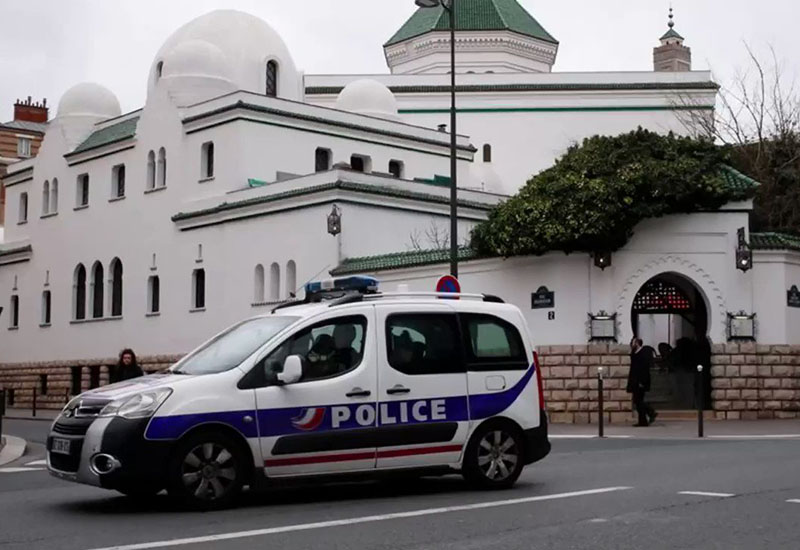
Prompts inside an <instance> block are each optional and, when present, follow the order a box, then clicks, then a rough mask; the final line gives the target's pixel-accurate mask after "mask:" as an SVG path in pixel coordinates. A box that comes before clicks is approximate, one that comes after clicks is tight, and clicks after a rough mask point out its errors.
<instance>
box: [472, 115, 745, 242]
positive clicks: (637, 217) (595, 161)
mask: <svg viewBox="0 0 800 550" xmlns="http://www.w3.org/2000/svg"><path fill="white" fill-rule="evenodd" d="M727 161H728V153H727V152H726V150H724V149H722V148H720V147H718V146H716V145H714V144H713V143H712V142H710V141H706V140H698V139H694V138H688V137H678V136H675V135H674V134H672V133H670V134H668V135H660V134H657V133H654V132H650V131H648V130H644V129H642V128H639V129H638V130H636V131H633V132H630V133H627V134H622V135H619V136H614V137H609V136H594V137H590V138H587V139H585V140H584V141H583V143H582V144H580V145H577V144H576V145H573V146H572V147H570V148H569V149H568V150H567V152H566V153H565V154H564V155H563V156H562V157H561V158H560V159H559V160H557V161H556V163H555V165H553V166H552V167H551V168H548V169H547V170H544V171H543V172H540V173H539V174H537V175H536V176H534V177H533V178H531V179H530V180H529V181H528V182H527V183H526V184H525V186H524V187H523V188H522V189H521V190H520V191H519V193H517V194H516V195H515V196H513V197H511V198H510V199H508V200H507V201H506V202H504V203H502V204H501V205H499V206H497V207H496V208H495V209H494V210H492V212H491V213H490V214H489V219H488V220H487V221H485V222H483V223H481V224H479V225H478V226H476V227H475V229H474V230H473V232H472V247H473V248H474V249H475V250H476V251H477V252H478V253H479V254H487V255H499V256H505V257H509V256H518V255H529V254H544V253H545V252H548V251H551V250H561V251H564V252H574V251H586V252H592V251H598V250H610V251H613V250H616V249H618V248H620V247H622V246H623V245H625V243H626V242H627V241H628V239H630V237H631V236H632V235H633V229H634V227H635V226H636V225H637V224H638V223H639V222H641V221H642V220H644V219H647V218H655V217H659V216H664V215H667V214H678V213H688V212H697V211H699V210H715V209H718V208H719V207H721V206H723V205H724V204H726V203H728V202H731V201H735V200H743V199H746V198H749V197H750V196H751V195H752V190H750V189H746V188H740V187H737V186H732V185H730V184H729V183H728V182H727V180H726V179H725V178H724V177H723V174H722V171H723V169H724V167H725V165H726V163H727Z"/></svg>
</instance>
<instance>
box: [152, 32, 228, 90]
mask: <svg viewBox="0 0 800 550" xmlns="http://www.w3.org/2000/svg"><path fill="white" fill-rule="evenodd" d="M161 76H162V77H164V78H166V77H178V76H210V77H217V78H224V79H226V80H228V79H229V70H228V60H227V59H226V58H225V54H224V53H223V52H222V50H220V49H219V48H218V47H216V46H214V45H213V44H209V43H208V42H205V41H204V40H187V41H186V42H181V43H180V44H178V45H177V46H175V48H173V49H172V50H171V51H170V52H169V53H168V54H167V55H166V56H165V57H164V65H163V66H162V72H161Z"/></svg>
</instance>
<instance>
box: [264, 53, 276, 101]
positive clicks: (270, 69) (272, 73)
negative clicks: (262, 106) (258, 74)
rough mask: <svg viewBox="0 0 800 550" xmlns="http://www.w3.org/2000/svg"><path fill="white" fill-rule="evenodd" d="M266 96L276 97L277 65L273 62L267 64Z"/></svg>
mask: <svg viewBox="0 0 800 550" xmlns="http://www.w3.org/2000/svg"><path fill="white" fill-rule="evenodd" d="M267 96H269V97H278V64H277V63H276V62H275V61H269V62H268V63H267Z"/></svg>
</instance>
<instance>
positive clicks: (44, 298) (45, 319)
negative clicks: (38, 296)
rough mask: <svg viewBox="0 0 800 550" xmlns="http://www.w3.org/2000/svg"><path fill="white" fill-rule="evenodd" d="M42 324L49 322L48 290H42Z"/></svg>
mask: <svg viewBox="0 0 800 550" xmlns="http://www.w3.org/2000/svg"><path fill="white" fill-rule="evenodd" d="M42 324H43V325H49V324H50V291H49V290H45V291H44V292H42Z"/></svg>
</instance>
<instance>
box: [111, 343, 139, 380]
mask: <svg viewBox="0 0 800 550" xmlns="http://www.w3.org/2000/svg"><path fill="white" fill-rule="evenodd" d="M143 375H144V372H142V368H141V367H140V366H139V365H138V364H137V363H136V354H135V353H133V350H132V349H124V350H122V352H120V354H119V362H118V363H117V364H116V366H115V367H114V368H112V369H111V372H110V373H109V377H108V378H109V382H110V383H112V384H113V383H114V382H122V381H123V380H130V379H131V378H138V377H139V376H143Z"/></svg>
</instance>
